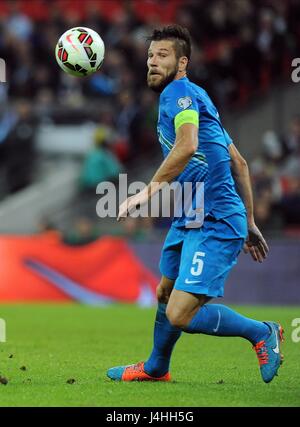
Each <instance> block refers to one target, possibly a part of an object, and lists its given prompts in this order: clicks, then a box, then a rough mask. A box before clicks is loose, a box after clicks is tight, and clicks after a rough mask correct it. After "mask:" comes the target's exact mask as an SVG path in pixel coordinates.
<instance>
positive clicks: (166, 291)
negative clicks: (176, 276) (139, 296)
mask: <svg viewBox="0 0 300 427" xmlns="http://www.w3.org/2000/svg"><path fill="white" fill-rule="evenodd" d="M173 286H174V281H172V280H169V279H166V278H164V277H163V278H162V280H161V281H160V283H159V285H158V286H157V288H156V297H157V300H158V302H160V303H162V304H168V301H169V298H170V295H171V292H172V290H173Z"/></svg>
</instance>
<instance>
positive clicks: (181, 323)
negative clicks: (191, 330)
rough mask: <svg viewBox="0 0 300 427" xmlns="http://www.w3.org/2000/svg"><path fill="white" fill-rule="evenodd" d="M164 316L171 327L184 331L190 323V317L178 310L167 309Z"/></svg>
mask: <svg viewBox="0 0 300 427" xmlns="http://www.w3.org/2000/svg"><path fill="white" fill-rule="evenodd" d="M166 316H167V318H168V320H169V322H170V323H171V325H172V326H174V327H176V328H179V329H185V328H186V327H187V326H188V325H189V323H190V316H189V315H188V314H187V313H183V312H182V311H180V310H177V309H172V308H169V307H167V310H166Z"/></svg>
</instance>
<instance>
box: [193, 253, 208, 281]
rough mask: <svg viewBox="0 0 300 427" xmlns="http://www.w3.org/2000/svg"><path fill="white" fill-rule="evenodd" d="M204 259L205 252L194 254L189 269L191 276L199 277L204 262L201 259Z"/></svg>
mask: <svg viewBox="0 0 300 427" xmlns="http://www.w3.org/2000/svg"><path fill="white" fill-rule="evenodd" d="M203 257H205V252H195V254H194V258H193V267H192V268H191V274H192V275H193V276H200V274H201V273H202V270H203V265H204V261H203V260H202V259H201V258H203Z"/></svg>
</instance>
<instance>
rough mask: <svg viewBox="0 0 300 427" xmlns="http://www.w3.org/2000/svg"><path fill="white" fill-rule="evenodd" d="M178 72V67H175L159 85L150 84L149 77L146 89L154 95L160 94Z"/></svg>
mask: <svg viewBox="0 0 300 427" xmlns="http://www.w3.org/2000/svg"><path fill="white" fill-rule="evenodd" d="M177 71H178V67H175V68H174V70H173V71H171V72H170V74H168V75H167V76H166V77H165V78H164V79H162V80H161V81H160V82H159V83H150V81H149V76H148V79H147V83H148V87H149V88H150V89H152V90H153V91H154V92H156V93H161V92H162V91H163V90H164V88H165V87H166V86H168V84H169V83H171V82H172V81H173V80H174V77H175V76H176V74H177Z"/></svg>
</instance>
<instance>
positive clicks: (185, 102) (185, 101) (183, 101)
mask: <svg viewBox="0 0 300 427" xmlns="http://www.w3.org/2000/svg"><path fill="white" fill-rule="evenodd" d="M192 103H193V101H192V98H190V97H189V96H184V97H183V98H179V99H178V100H177V105H178V107H180V108H182V109H183V110H186V109H187V108H188V107H189V106H190V105H192Z"/></svg>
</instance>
